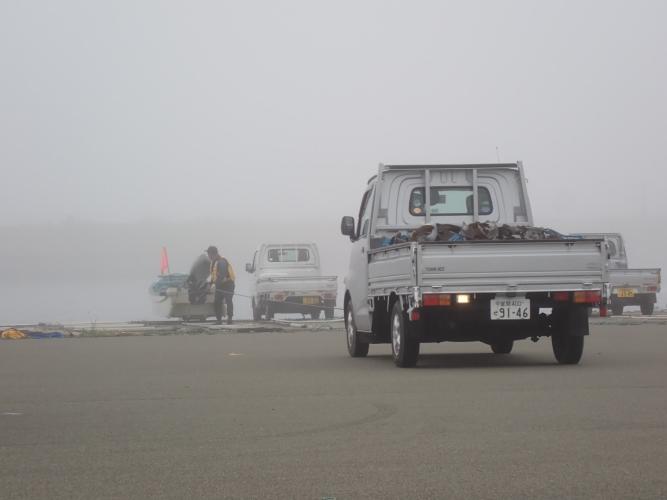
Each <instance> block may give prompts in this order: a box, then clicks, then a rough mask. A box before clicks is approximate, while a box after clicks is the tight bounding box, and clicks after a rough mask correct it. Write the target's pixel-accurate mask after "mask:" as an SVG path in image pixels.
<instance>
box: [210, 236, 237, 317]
mask: <svg viewBox="0 0 667 500" xmlns="http://www.w3.org/2000/svg"><path fill="white" fill-rule="evenodd" d="M206 254H207V255H208V258H209V259H211V284H213V285H215V300H214V301H213V306H214V307H215V317H216V319H217V324H218V325H220V324H222V301H223V300H224V301H225V303H226V304H227V324H228V325H231V324H232V316H234V301H233V298H234V287H235V281H236V274H235V273H234V269H233V268H232V266H231V264H230V263H229V261H228V260H227V259H225V258H224V257H222V256H221V255H220V254H219V253H218V249H217V247H214V246H210V247H208V249H207V250H206Z"/></svg>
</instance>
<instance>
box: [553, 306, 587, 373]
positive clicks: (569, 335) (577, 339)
mask: <svg viewBox="0 0 667 500" xmlns="http://www.w3.org/2000/svg"><path fill="white" fill-rule="evenodd" d="M553 314H555V315H556V317H555V318H554V324H553V333H552V335H551V347H552V348H553V351H554V356H555V357H556V361H558V363H560V364H561V365H576V364H577V363H579V361H580V360H581V356H582V354H583V353H584V335H586V334H588V313H587V312H586V308H585V307H581V306H569V307H564V308H562V309H555V310H554V312H553Z"/></svg>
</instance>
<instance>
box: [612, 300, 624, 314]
mask: <svg viewBox="0 0 667 500" xmlns="http://www.w3.org/2000/svg"><path fill="white" fill-rule="evenodd" d="M611 313H612V314H613V315H614V316H623V304H614V303H613V302H612V304H611Z"/></svg>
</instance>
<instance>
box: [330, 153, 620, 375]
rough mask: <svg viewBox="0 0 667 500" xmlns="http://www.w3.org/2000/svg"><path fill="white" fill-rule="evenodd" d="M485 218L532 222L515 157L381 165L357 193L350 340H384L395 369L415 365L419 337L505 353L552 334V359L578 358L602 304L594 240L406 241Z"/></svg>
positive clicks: (364, 348) (363, 347) (350, 232)
mask: <svg viewBox="0 0 667 500" xmlns="http://www.w3.org/2000/svg"><path fill="white" fill-rule="evenodd" d="M482 221H490V222H493V223H494V224H496V225H504V224H506V225H507V226H505V227H507V228H512V227H515V228H518V227H519V226H532V224H533V218H532V213H531V208H530V203H529V200H528V193H527V190H526V180H525V177H524V173H523V167H522V165H521V163H510V164H489V165H486V164H485V165H380V168H379V171H378V175H377V176H374V177H373V178H371V180H370V181H369V182H368V185H367V187H366V189H365V192H364V194H363V197H362V199H361V207H360V210H359V216H358V221H357V223H356V224H355V221H354V218H352V217H344V218H343V220H342V222H341V232H342V233H343V234H344V235H345V236H349V237H350V240H351V241H352V249H351V257H350V265H349V272H348V274H347V277H346V278H345V288H346V289H345V299H344V310H345V322H346V329H347V335H346V339H347V348H348V352H349V354H350V355H351V356H353V357H362V356H366V355H367V354H368V349H369V344H373V343H390V344H391V347H392V354H393V358H394V362H395V363H396V365H397V366H401V367H409V366H414V365H415V364H416V363H417V360H418V356H419V346H420V343H423V342H442V341H454V342H460V341H481V342H484V343H486V344H488V345H490V346H491V349H492V350H493V352H494V353H498V354H507V353H509V352H510V351H511V350H512V347H513V343H514V341H515V340H519V339H526V338H532V339H533V340H535V341H536V340H538V338H539V337H545V336H546V337H551V342H552V346H553V352H554V355H555V357H556V359H557V361H558V362H559V363H562V364H575V363H578V362H579V360H580V359H581V356H582V353H583V347H584V336H585V335H587V334H588V312H589V311H588V310H589V308H590V307H591V306H592V305H593V304H598V303H605V302H606V297H605V293H606V292H605V290H606V289H607V287H606V282H607V266H606V259H607V250H606V248H605V242H604V240H602V239H565V238H559V239H539V240H538V239H536V240H533V239H506V240H500V239H487V240H478V241H460V240H458V241H457V240H456V238H452V239H450V240H448V241H423V240H422V241H407V242H403V243H396V241H395V240H392V236H393V235H396V234H397V233H399V234H401V232H403V233H404V234H410V232H412V231H414V230H415V229H417V228H420V227H422V228H423V226H424V225H428V224H431V225H433V226H436V225H437V224H456V225H461V224H472V223H475V222H482Z"/></svg>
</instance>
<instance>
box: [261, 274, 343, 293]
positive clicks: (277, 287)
mask: <svg viewBox="0 0 667 500" xmlns="http://www.w3.org/2000/svg"><path fill="white" fill-rule="evenodd" d="M337 289H338V277H337V276H271V277H267V278H262V279H259V280H257V291H258V293H267V292H291V293H294V294H308V293H311V292H332V293H335V292H336V290H337Z"/></svg>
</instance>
